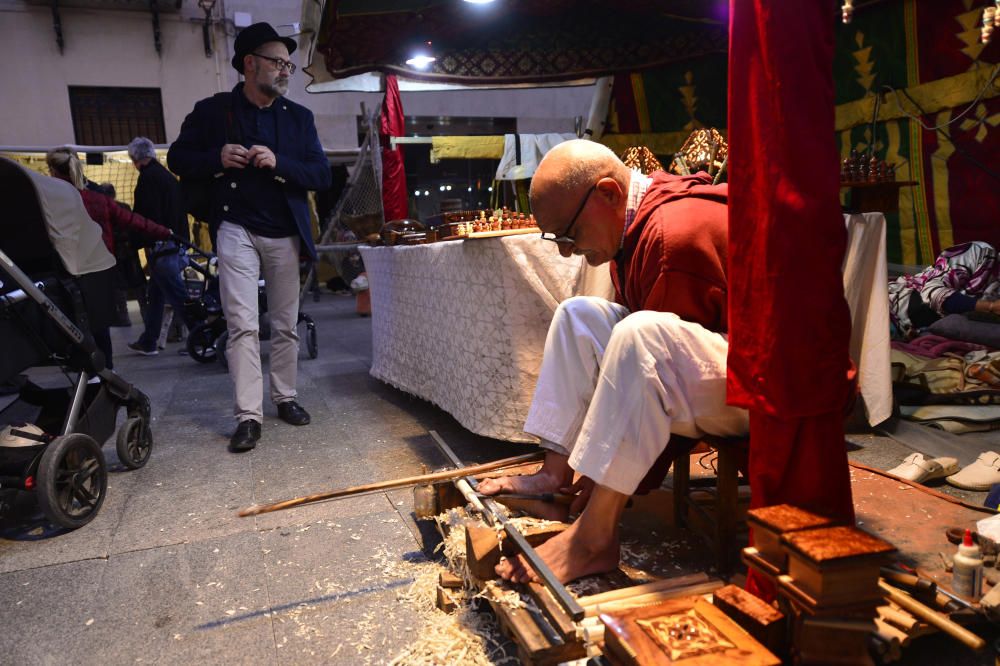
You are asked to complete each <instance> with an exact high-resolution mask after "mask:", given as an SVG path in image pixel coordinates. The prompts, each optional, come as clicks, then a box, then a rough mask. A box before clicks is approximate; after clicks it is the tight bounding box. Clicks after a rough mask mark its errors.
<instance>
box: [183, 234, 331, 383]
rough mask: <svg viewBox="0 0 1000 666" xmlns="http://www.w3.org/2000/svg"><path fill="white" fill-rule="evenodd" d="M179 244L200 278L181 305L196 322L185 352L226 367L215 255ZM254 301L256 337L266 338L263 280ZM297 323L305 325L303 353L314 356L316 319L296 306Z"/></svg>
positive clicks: (226, 337) (226, 336)
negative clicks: (258, 322)
mask: <svg viewBox="0 0 1000 666" xmlns="http://www.w3.org/2000/svg"><path fill="white" fill-rule="evenodd" d="M183 245H185V246H186V247H187V248H188V250H189V254H188V255H187V257H188V269H190V270H192V271H194V272H196V273H200V274H201V276H202V280H200V281H195V282H201V286H200V287H196V288H195V289H190V288H189V291H197V297H196V298H194V299H192V300H190V301H188V303H187V304H186V306H185V307H186V308H187V313H186V315H187V317H186V318H188V319H189V320H191V321H195V320H196V321H198V322H200V323H198V324H196V325H195V326H193V327H192V328H191V330H190V331H188V337H187V351H188V354H189V355H190V356H191V358H193V359H194V360H195V361H197V362H199V363H212V362H213V361H218V362H219V363H221V364H222V366H223V367H228V364H227V363H226V343H227V342H228V340H229V332H228V331H227V330H226V320H225V318H224V316H223V314H222V303H221V300H220V298H219V272H218V258H217V257H216V256H215V255H214V254H212V253H210V252H205V251H204V250H202V249H200V248H198V247H195V246H194V245H191V244H189V243H183ZM189 284H191V283H190V282H189ZM257 303H258V309H257V311H258V312H259V313H260V315H259V317H260V320H259V321H260V339H261V340H269V339H270V337H271V324H270V322H269V320H268V317H267V294H266V290H265V289H264V281H263V280H259V281H258V282H257ZM298 323H299V324H305V327H306V331H305V341H306V344H305V347H306V353H307V354H308V355H309V358H316V357H317V356H318V355H319V344H318V341H317V334H316V322H314V321H313V318H312V317H310V316H309V315H308V314H306V313H305V312H302V311H301V310H300V311H299V319H298Z"/></svg>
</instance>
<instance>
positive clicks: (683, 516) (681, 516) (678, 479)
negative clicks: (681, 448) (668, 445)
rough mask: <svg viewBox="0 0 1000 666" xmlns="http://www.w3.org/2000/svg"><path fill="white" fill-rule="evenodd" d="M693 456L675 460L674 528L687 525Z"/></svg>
mask: <svg viewBox="0 0 1000 666" xmlns="http://www.w3.org/2000/svg"><path fill="white" fill-rule="evenodd" d="M690 481H691V456H689V455H682V456H678V457H677V458H676V459H675V460H674V480H673V488H674V527H684V526H685V525H686V524H687V510H688V500H689V499H690V497H691V495H690V493H691V484H690Z"/></svg>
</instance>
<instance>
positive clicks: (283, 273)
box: [216, 222, 301, 422]
mask: <svg viewBox="0 0 1000 666" xmlns="http://www.w3.org/2000/svg"><path fill="white" fill-rule="evenodd" d="M300 243H301V239H300V238H299V237H298V235H295V236H289V237H287V238H266V237H264V236H258V235H256V234H254V233H252V232H250V231H248V230H246V229H244V228H243V227H241V226H239V225H238V224H232V223H230V222H223V223H222V225H221V226H220V227H219V234H218V237H217V239H216V249H217V250H218V255H219V290H220V295H221V298H222V311H223V313H224V314H225V316H226V326H227V328H228V329H229V342H228V344H227V346H226V356H227V360H228V362H229V375H230V376H231V377H232V379H233V394H234V397H235V401H236V404H235V406H234V408H233V413H234V414H235V416H236V420H237V421H245V420H247V419H253V420H254V421H257V422H262V421H263V420H264V414H263V402H264V378H263V374H262V372H261V365H260V324H259V321H258V314H259V313H258V307H257V284H258V282H257V281H258V279H259V278H260V276H261V275H263V277H264V281H265V284H266V290H267V309H268V313H269V314H270V318H271V367H270V373H269V376H270V380H271V400H272V401H273V402H274V403H275V404H278V403H282V402H286V401H288V400H294V399H295V397H296V395H297V394H296V391H295V380H296V374H297V372H298V356H299V335H298V332H297V331H296V329H295V325H296V323H297V322H298V316H299V244H300Z"/></svg>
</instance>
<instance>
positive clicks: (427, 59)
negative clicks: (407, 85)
mask: <svg viewBox="0 0 1000 666" xmlns="http://www.w3.org/2000/svg"><path fill="white" fill-rule="evenodd" d="M435 60H437V58H435V57H434V56H429V55H426V54H424V53H419V54H417V55H415V56H413V57H412V58H410V59H409V60H407V61H406V64H407V65H409V66H410V67H416V68H417V69H427V67H428V66H429V65H430V64H431V63H432V62H434V61H435Z"/></svg>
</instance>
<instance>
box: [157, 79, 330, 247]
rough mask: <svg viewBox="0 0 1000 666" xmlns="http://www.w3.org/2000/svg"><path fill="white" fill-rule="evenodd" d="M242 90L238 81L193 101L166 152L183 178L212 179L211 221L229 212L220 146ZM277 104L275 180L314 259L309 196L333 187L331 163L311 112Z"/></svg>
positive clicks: (228, 132)
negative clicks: (229, 89) (234, 101)
mask: <svg viewBox="0 0 1000 666" xmlns="http://www.w3.org/2000/svg"><path fill="white" fill-rule="evenodd" d="M242 94H243V84H242V83H238V84H237V85H236V87H235V88H233V90H232V92H229V93H218V94H216V95H213V96H212V97H208V98H206V99H203V100H201V101H200V102H198V103H197V104H195V105H194V110H192V111H191V113H189V114H188V116H187V118H185V119H184V124H182V125H181V132H180V135H179V136H178V137H177V140H176V141H174V143H173V144H172V145H171V146H170V150H169V152H168V153H167V164H168V165H169V166H170V170H171V171H173V172H174V173H176V174H177V175H178V176H180V177H181V178H212V179H213V180H212V183H213V187H212V195H213V196H212V215H211V218H210V219H209V223H210V224H212V225H215V226H218V224H220V223H221V221H222V218H223V216H224V215H225V211H224V210H223V206H224V205H225V204H224V199H225V197H226V192H225V189H224V188H227V187H229V186H230V183H229V179H227V178H225V175H226V170H225V169H223V168H222V146H224V145H225V144H226V143H230V142H233V141H232V140H231V139H229V138H228V136H231V134H232V130H231V127H232V125H233V120H232V118H231V114H232V111H231V109H232V106H231V104H230V100H231V97H230V95H242ZM274 108H275V110H276V111H277V116H276V122H277V136H278V140H277V142H276V144H277V145H274V146H269V148H271V150H272V151H274V155H275V157H276V158H277V166H276V167H275V169H274V178H275V180H277V181H278V182H279V183H281V186H282V189H283V190H284V193H285V198H286V200H287V201H288V207H289V209H290V210H291V212H292V216H293V217H294V218H295V225H296V227H298V230H299V235H300V236H301V237H302V250H303V251H304V252H305V253H306V254H308V256H310V257H311V258H313V259H315V258H316V247H315V245H313V239H312V230H311V227H310V225H309V203H308V201H307V199H306V195H307V194H308V192H309V190H325V189H327V188H328V187H330V167H329V165H328V163H327V160H326V155H324V153H323V147H322V146H321V145H320V142H319V135H318V134H317V133H316V124H315V122H314V121H313V114H312V111H310V110H309V109H307V108H305V107H304V106H301V105H299V104H296V103H295V102H293V101H291V100H289V99H286V98H284V97H279V98H278V99H276V100H274ZM227 116H230V117H227ZM227 135H228V136H227ZM247 148H249V146H247Z"/></svg>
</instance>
